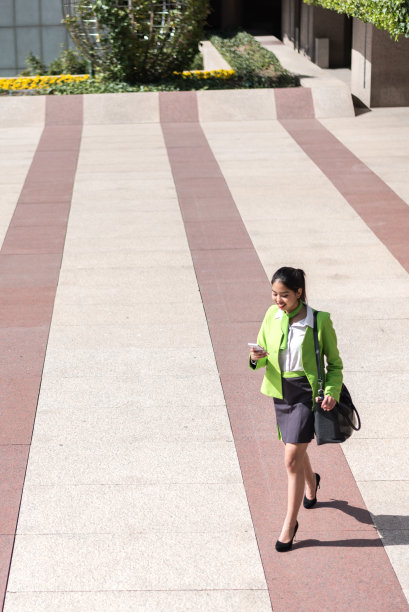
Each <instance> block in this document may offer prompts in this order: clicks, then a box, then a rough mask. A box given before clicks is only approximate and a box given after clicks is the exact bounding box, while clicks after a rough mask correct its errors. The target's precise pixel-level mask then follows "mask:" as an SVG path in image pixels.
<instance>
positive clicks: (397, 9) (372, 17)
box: [304, 0, 409, 39]
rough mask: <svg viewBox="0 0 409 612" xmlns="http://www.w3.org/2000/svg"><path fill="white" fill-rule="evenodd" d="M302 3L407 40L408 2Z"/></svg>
mask: <svg viewBox="0 0 409 612" xmlns="http://www.w3.org/2000/svg"><path fill="white" fill-rule="evenodd" d="M304 2H305V3H306V4H315V5H316V6H322V7H323V8H326V9H332V10H334V11H337V13H345V14H346V15H348V16H349V17H356V18H357V19H360V20H361V21H366V22H368V23H372V24H373V25H374V26H376V27H377V28H379V29H380V30H388V32H390V34H391V36H393V37H394V38H395V39H397V38H398V37H399V36H401V35H403V36H406V37H407V38H409V0H304Z"/></svg>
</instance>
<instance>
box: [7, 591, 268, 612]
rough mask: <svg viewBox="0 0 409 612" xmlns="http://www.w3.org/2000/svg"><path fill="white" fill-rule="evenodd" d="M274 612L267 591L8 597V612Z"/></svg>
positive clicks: (67, 594) (27, 595)
mask: <svg viewBox="0 0 409 612" xmlns="http://www.w3.org/2000/svg"><path fill="white" fill-rule="evenodd" d="M56 608H58V610H61V612H68V611H69V612H89V611H90V610H98V611H99V612H112V610H115V612H129V610H143V612H168V611H169V610H172V612H191V611H192V610H195V612H209V610H212V612H237V611H238V610H240V611H241V612H254V610H257V612H267V611H269V612H271V603H270V598H269V594H268V591H267V589H249V590H246V589H239V590H228V589H223V590H222V591H215V590H212V589H211V590H201V591H195V590H185V591H182V590H178V591H163V590H158V591H102V592H98V591H95V592H92V593H90V592H82V593H78V592H77V593H76V592H71V593H69V592H65V593H63V592H55V591H54V592H52V593H50V592H48V593H32V592H31V593H10V592H8V594H7V599H6V607H5V608H4V610H5V612H27V610H30V611H32V612H55V609H56Z"/></svg>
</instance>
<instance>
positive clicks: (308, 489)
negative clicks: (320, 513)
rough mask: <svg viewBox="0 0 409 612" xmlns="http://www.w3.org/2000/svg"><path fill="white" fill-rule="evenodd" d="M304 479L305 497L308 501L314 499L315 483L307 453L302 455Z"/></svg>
mask: <svg viewBox="0 0 409 612" xmlns="http://www.w3.org/2000/svg"><path fill="white" fill-rule="evenodd" d="M304 477H305V495H306V496H307V497H308V499H314V497H315V488H316V486H317V481H316V478H315V473H314V471H313V469H312V467H311V463H310V458H309V457H308V453H305V455H304Z"/></svg>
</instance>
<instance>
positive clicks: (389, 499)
mask: <svg viewBox="0 0 409 612" xmlns="http://www.w3.org/2000/svg"><path fill="white" fill-rule="evenodd" d="M358 484H359V488H360V490H361V493H362V494H363V495H364V496H365V499H366V500H367V501H368V502H369V504H370V507H371V513H372V515H373V518H374V522H375V525H376V527H377V528H378V529H379V530H381V531H382V529H385V530H387V529H395V530H398V529H403V530H405V529H408V521H409V479H407V480H389V481H388V480H376V481H367V482H364V481H360V482H359V483H358Z"/></svg>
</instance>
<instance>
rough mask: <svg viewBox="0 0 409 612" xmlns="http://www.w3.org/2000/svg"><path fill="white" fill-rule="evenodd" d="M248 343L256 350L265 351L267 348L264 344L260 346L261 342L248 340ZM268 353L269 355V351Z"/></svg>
mask: <svg viewBox="0 0 409 612" xmlns="http://www.w3.org/2000/svg"><path fill="white" fill-rule="evenodd" d="M247 344H248V346H249V347H250V348H251V349H255V350H256V351H265V350H266V349H264V348H263V347H262V346H260V345H259V344H256V343H254V342H248V343H247ZM266 352H267V351H266ZM267 355H268V353H267Z"/></svg>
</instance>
